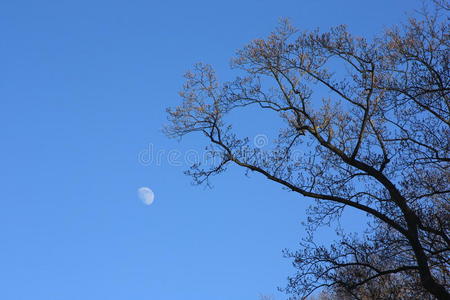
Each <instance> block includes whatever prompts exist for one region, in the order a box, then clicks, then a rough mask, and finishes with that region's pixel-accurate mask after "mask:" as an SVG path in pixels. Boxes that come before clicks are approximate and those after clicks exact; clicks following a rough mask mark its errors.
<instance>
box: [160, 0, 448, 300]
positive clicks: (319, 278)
mask: <svg viewBox="0 0 450 300" xmlns="http://www.w3.org/2000/svg"><path fill="white" fill-rule="evenodd" d="M447 9H448V4H447V3H446V2H443V1H440V2H438V3H436V5H435V6H434V8H433V10H432V11H431V12H430V11H427V10H424V11H423V13H422V14H420V15H419V16H418V17H416V18H411V19H409V20H408V22H407V23H406V24H404V25H403V26H400V27H393V28H391V29H390V30H387V31H386V32H384V33H382V34H381V35H379V36H377V37H375V38H372V39H370V40H369V39H366V38H363V37H355V36H352V35H351V34H350V33H349V32H348V30H347V28H346V27H345V26H338V27H336V28H332V29H331V30H330V31H329V32H325V33H321V32H320V31H318V30H315V31H312V32H298V31H297V30H296V29H295V28H293V27H292V26H291V25H290V24H289V23H288V22H286V21H284V22H282V23H281V24H280V26H279V27H278V28H277V29H276V30H275V31H274V32H273V33H272V34H271V35H270V36H269V37H267V38H266V39H258V40H254V41H253V42H251V43H250V44H249V45H247V46H246V47H244V48H243V49H242V50H240V51H238V52H237V57H235V58H234V59H233V66H234V67H235V68H236V69H238V70H239V72H240V74H245V75H244V76H241V77H237V78H236V79H235V80H233V81H231V82H226V83H224V84H220V83H219V82H218V81H217V79H216V76H215V72H214V70H213V69H212V68H211V67H210V66H209V65H204V64H198V65H196V66H195V67H194V70H193V71H192V72H189V73H187V75H186V84H185V86H184V88H183V91H182V92H181V93H180V95H181V97H182V98H183V102H182V104H181V105H180V106H178V107H176V108H174V109H169V110H168V113H169V120H170V125H169V126H168V127H167V134H168V135H169V136H171V137H181V136H184V135H186V134H188V133H192V132H199V133H202V134H203V135H204V136H205V137H206V138H207V139H208V141H209V142H210V150H211V153H212V154H213V155H214V157H215V158H216V159H215V163H214V164H213V165H211V164H206V165H202V164H195V165H193V166H192V168H191V169H190V170H189V171H188V172H187V173H188V174H189V175H191V176H192V177H193V179H194V181H195V182H196V183H199V184H201V183H207V182H208V179H209V178H210V176H212V175H215V174H218V173H221V172H223V171H225V169H226V167H227V165H228V164H236V165H238V166H241V167H243V168H245V169H246V170H249V171H253V172H256V173H259V174H262V175H263V176H265V177H267V179H269V180H271V181H274V182H277V183H279V184H280V185H281V186H283V187H284V188H286V189H288V190H290V191H293V192H295V193H298V194H300V195H302V196H305V197H304V198H313V199H315V204H314V205H312V207H311V209H310V211H309V213H310V217H309V218H308V222H309V228H310V230H311V232H313V231H314V229H315V228H317V226H321V225H323V224H327V223H329V222H330V221H332V220H334V219H336V218H339V216H340V215H341V213H342V211H343V210H344V209H346V208H347V207H352V208H354V209H357V210H359V211H362V212H364V213H366V214H367V215H368V216H369V218H370V230H367V231H366V232H365V234H364V235H363V236H362V237H359V238H357V237H356V236H353V235H349V234H342V235H341V236H340V241H339V242H336V243H335V244H333V245H331V246H330V247H323V246H320V245H316V243H314V241H313V239H307V240H305V241H304V242H303V243H302V248H301V249H300V250H299V251H295V252H288V253H287V254H288V255H289V256H291V257H293V259H294V265H295V267H296V268H297V270H298V272H297V274H295V275H294V276H293V277H291V278H290V279H289V283H288V287H287V288H286V291H287V292H288V293H290V294H291V295H292V297H297V296H298V297H307V296H308V295H310V294H311V293H312V292H313V291H315V290H317V289H320V288H326V287H328V288H331V289H333V288H334V289H335V290H336V289H341V290H342V291H346V293H348V294H349V295H351V297H353V298H354V299H363V297H362V296H361V293H360V292H358V291H362V290H367V289H368V288H370V286H374V285H383V284H385V285H386V286H388V285H389V288H392V289H393V290H394V289H395V290H397V291H398V290H399V289H405V290H408V289H411V288H412V287H414V286H417V285H418V288H417V293H418V294H420V295H422V296H423V297H425V296H426V297H428V296H429V297H434V298H436V299H450V295H449V287H450V281H449V280H450V278H449V276H450V269H449V266H450V259H449V253H450V237H449V222H450V200H449V192H450V189H449V179H450V173H449V161H450V158H449V133H450V130H449V126H450V100H449V91H450V87H449V81H450V76H449V36H450V35H449V31H448V29H449V28H448V25H447V24H448V20H447V16H446V13H447V12H448V10H447ZM324 89H325V90H327V91H328V92H329V93H328V94H327V95H328V96H326V97H321V96H320V95H323V94H324V92H323V91H324ZM247 106H255V110H254V111H252V112H253V113H257V111H258V110H268V111H271V112H273V115H274V116H278V117H280V118H281V119H282V120H283V122H284V123H283V124H285V126H284V127H283V128H280V131H279V135H278V137H277V138H276V139H275V141H274V147H273V149H271V150H270V151H269V150H268V151H263V150H262V149H259V148H257V147H253V146H252V145H251V143H249V141H248V139H246V138H239V137H238V136H237V135H236V134H234V133H233V128H232V127H231V126H230V125H228V124H227V122H226V116H227V114H228V113H229V112H231V111H233V110H237V109H242V108H244V107H247ZM294 152H295V153H296V154H297V155H295V157H293V153H294ZM298 153H301V155H298ZM393 293H394V292H393ZM422 296H420V297H422ZM294 299H296V298H294ZM365 299H367V298H365ZM374 299H376V298H374ZM404 299H410V298H406V296H405V298H404ZM424 299H426V298H424Z"/></svg>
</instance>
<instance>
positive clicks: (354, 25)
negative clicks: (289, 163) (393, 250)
mask: <svg viewBox="0 0 450 300" xmlns="http://www.w3.org/2000/svg"><path fill="white" fill-rule="evenodd" d="M419 6H420V3H419V1H415V0H414V1H413V0H382V1H360V0H359V1H356V0H354V1H332V0H327V1H325V0H323V1H320V0H317V1H304V0H301V1H300V0H297V1H266V0H259V1H242V0H241V1H234V0H232V1H220V2H219V1H133V0H130V1H115V0H110V1H97V0H90V1H85V0H78V1H63V0H58V1H47V0H40V1H21V0H14V1H1V2H0V104H1V108H0V141H1V147H0V167H1V171H0V172H1V173H0V174H1V180H0V186H1V188H0V201H1V209H0V224H1V226H0V265H1V267H2V270H1V272H0V299H5V300H28V299H33V300H80V299H83V300H94V299H95V300H103V299H105V300H119V299H120V300H122V299H123V300H125V299H126V300H128V299H136V300H144V299H150V300H180V299H183V300H184V299H193V300H212V299H217V300H252V299H258V295H259V294H273V295H275V296H276V297H277V299H283V298H284V297H283V295H282V294H280V293H278V292H277V291H276V287H277V286H284V285H285V283H286V277H287V276H288V275H290V274H292V273H293V272H294V270H293V268H292V267H291V265H290V261H289V260H288V259H284V258H283V257H282V254H281V250H282V249H284V248H290V249H296V247H297V243H298V241H299V240H300V238H301V237H302V236H304V235H305V234H304V231H303V228H302V226H301V225H300V222H301V221H302V220H304V219H305V214H304V210H305V208H306V207H307V206H308V201H305V199H302V198H301V197H299V196H298V195H295V194H293V193H288V192H286V191H283V190H281V189H280V187H279V186H277V185H275V184H272V183H269V182H267V181H266V180H265V179H264V178H262V177H260V176H256V175H252V176H250V177H245V176H244V173H243V171H241V170H239V169H235V168H231V170H230V171H229V172H227V173H225V174H224V175H222V176H219V177H216V178H214V181H213V184H214V188H213V189H205V188H203V187H196V186H192V185H191V179H190V178H188V177H186V176H185V175H183V170H184V169H186V167H187V166H186V163H185V160H186V159H185V158H184V155H185V154H186V153H188V152H186V151H188V150H189V149H194V150H201V145H202V144H201V143H200V142H201V141H202V140H203V139H202V138H201V137H199V138H197V137H192V138H189V139H187V140H186V141H183V142H182V143H178V142H177V141H175V140H169V139H167V138H166V137H165V136H164V135H163V134H162V132H161V128H162V127H163V125H164V124H165V123H166V114H165V109H166V108H167V107H168V106H174V105H176V104H177V103H179V101H180V99H179V97H178V95H177V92H178V91H179V90H180V87H181V85H182V83H183V78H182V74H183V73H184V72H185V71H186V70H188V69H189V68H190V66H191V65H192V64H193V63H195V62H198V61H204V62H208V63H211V64H212V65H214V66H215V67H216V68H217V69H218V73H219V78H223V79H232V77H231V76H232V72H230V71H229V70H228V63H229V59H230V58H231V56H232V55H233V54H234V51H235V50H237V49H239V48H240V47H242V46H244V45H245V44H246V43H247V42H249V41H250V40H252V39H254V38H258V37H264V36H266V35H267V34H268V33H269V32H270V31H271V30H272V29H273V28H274V27H275V26H276V24H277V20H278V19H279V18H280V17H289V18H291V20H292V22H293V24H294V25H296V26H297V27H299V28H300V29H314V28H316V27H320V28H321V29H323V30H325V29H327V28H329V27H330V26H333V25H338V24H343V23H344V24H348V25H349V28H350V30H352V31H353V32H355V33H356V34H364V35H369V36H370V35H372V34H374V33H376V32H379V31H380V30H382V29H383V27H384V26H386V25H391V24H396V23H398V22H400V21H401V20H404V19H405V12H406V11H411V10H412V9H414V8H418V7H419ZM248 118H249V119H248V120H247V121H249V123H254V122H253V121H257V120H256V116H249V117H248ZM270 124H271V123H270V121H267V122H266V125H267V126H270ZM242 126H244V127H245V126H247V125H245V124H244V122H243V124H242ZM252 130H253V131H254V133H258V130H257V128H252ZM259 133H264V132H259ZM152 147H153V153H154V154H155V155H156V153H160V157H161V160H160V162H159V163H158V162H157V161H155V160H156V158H155V156H154V157H153V158H154V159H153V162H151V161H148V160H149V159H150V157H147V161H146V162H147V163H146V164H143V163H140V162H139V160H138V156H139V154H140V153H141V154H142V153H145V151H146V150H148V149H150V150H152V149H151V148H152ZM171 150H175V151H180V152H169V151H171ZM143 151H144V152H143ZM168 153H172V154H170V155H171V156H172V157H169V158H171V159H172V160H173V161H172V163H168V160H167V158H168ZM173 153H175V154H173ZM176 153H180V155H181V156H179V157H178V154H176ZM174 156H175V157H174ZM142 186H148V187H150V188H151V189H153V191H154V192H155V195H156V198H155V202H154V203H153V204H152V205H151V206H146V205H144V204H143V203H142V202H141V201H140V200H139V199H138V197H137V195H136V191H137V189H138V188H139V187H142ZM343 223H344V226H345V227H346V228H348V229H355V230H356V229H358V228H361V226H362V219H361V217H359V216H356V215H353V214H352V213H351V212H350V213H349V214H348V215H347V216H346V218H345V220H343ZM319 237H320V238H321V239H323V241H324V242H326V241H327V240H330V239H331V238H332V237H333V232H332V231H331V230H329V229H324V230H322V231H321V234H320V236H319Z"/></svg>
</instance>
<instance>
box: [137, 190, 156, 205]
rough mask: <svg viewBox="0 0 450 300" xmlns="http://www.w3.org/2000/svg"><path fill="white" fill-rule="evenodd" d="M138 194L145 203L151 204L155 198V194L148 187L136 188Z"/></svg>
mask: <svg viewBox="0 0 450 300" xmlns="http://www.w3.org/2000/svg"><path fill="white" fill-rule="evenodd" d="M138 196H139V198H140V199H141V200H142V202H143V203H144V204H145V205H151V204H152V203H153V200H155V194H154V193H153V191H152V190H151V189H150V188H148V187H141V188H139V189H138Z"/></svg>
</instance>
